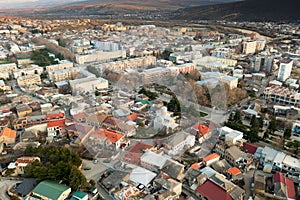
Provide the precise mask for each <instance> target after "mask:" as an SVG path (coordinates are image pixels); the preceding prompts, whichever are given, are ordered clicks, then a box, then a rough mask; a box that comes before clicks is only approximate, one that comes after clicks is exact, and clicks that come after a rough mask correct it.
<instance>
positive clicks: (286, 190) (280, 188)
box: [273, 172, 297, 200]
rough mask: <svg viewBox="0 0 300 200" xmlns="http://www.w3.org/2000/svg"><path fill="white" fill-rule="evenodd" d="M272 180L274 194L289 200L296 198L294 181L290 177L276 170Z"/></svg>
mask: <svg viewBox="0 0 300 200" xmlns="http://www.w3.org/2000/svg"><path fill="white" fill-rule="evenodd" d="M273 182H274V195H276V196H278V197H283V198H287V199H289V200H293V199H295V200H296V199H297V198H296V192H295V186H294V182H293V181H292V180H291V179H290V178H288V177H284V176H283V174H282V173H279V172H277V173H275V174H274V175H273Z"/></svg>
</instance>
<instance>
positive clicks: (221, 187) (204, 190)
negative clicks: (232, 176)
mask: <svg viewBox="0 0 300 200" xmlns="http://www.w3.org/2000/svg"><path fill="white" fill-rule="evenodd" d="M196 192H198V193H199V194H200V195H201V196H202V197H204V198H206V199H216V200H218V199H232V200H233V199H234V200H236V199H238V200H243V199H244V196H245V191H244V190H243V189H241V188H240V187H239V186H237V185H235V184H233V183H232V182H230V181H229V180H227V179H226V178H225V176H224V175H222V174H219V173H216V174H215V175H213V176H211V177H210V178H208V179H207V180H206V181H205V182H204V183H203V184H200V185H199V186H198V187H197V188H196Z"/></svg>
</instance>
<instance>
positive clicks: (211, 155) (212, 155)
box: [203, 153, 220, 162]
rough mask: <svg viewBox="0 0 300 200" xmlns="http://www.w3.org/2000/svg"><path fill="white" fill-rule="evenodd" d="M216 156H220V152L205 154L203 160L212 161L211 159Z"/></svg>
mask: <svg viewBox="0 0 300 200" xmlns="http://www.w3.org/2000/svg"><path fill="white" fill-rule="evenodd" d="M215 158H220V156H219V154H217V153H212V154H209V155H208V156H205V157H204V158H203V162H207V161H210V160H213V159H215Z"/></svg>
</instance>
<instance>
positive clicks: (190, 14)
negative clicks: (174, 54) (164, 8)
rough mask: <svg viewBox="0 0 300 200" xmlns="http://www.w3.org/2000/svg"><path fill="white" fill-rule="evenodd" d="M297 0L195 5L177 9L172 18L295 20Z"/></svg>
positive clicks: (298, 13) (297, 13)
mask: <svg viewBox="0 0 300 200" xmlns="http://www.w3.org/2000/svg"><path fill="white" fill-rule="evenodd" d="M299 8H300V1H299V0H284V1H283V0H245V1H241V2H234V3H227V4H218V5H210V6H197V7H192V8H184V9H180V10H178V11H177V12H178V15H176V17H174V19H181V20H221V19H226V20H237V21H242V20H243V21H280V20H288V21H296V20H299V19H300V12H299Z"/></svg>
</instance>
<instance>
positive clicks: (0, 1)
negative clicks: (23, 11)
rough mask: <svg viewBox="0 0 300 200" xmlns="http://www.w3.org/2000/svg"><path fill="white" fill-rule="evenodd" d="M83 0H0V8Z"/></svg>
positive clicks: (48, 4) (49, 4) (51, 4)
mask: <svg viewBox="0 0 300 200" xmlns="http://www.w3.org/2000/svg"><path fill="white" fill-rule="evenodd" d="M78 1H83V0H0V9H1V8H2V9H5V8H22V7H36V6H38V7H39V6H53V5H59V4H67V3H72V2H78Z"/></svg>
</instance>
